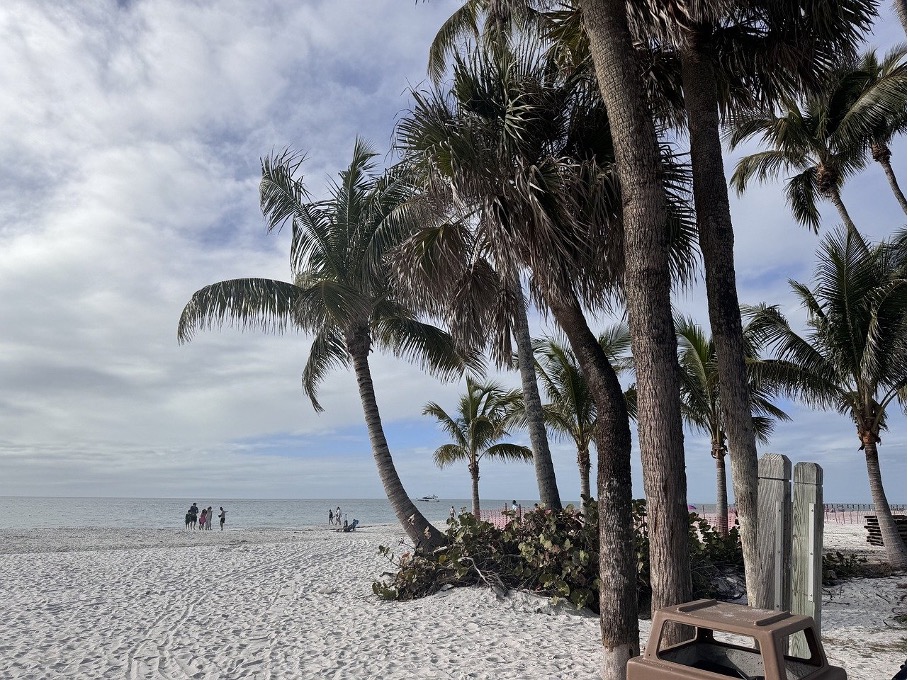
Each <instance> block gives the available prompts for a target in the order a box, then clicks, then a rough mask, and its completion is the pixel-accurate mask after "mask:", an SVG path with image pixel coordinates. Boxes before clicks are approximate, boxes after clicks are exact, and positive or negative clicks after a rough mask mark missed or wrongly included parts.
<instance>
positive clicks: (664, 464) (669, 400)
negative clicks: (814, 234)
mask: <svg viewBox="0 0 908 680" xmlns="http://www.w3.org/2000/svg"><path fill="white" fill-rule="evenodd" d="M580 6H581V9H582V11H583V17H584V24H585V28H586V32H587V35H588V36H589V42H590V53H591V55H592V57H593V64H594V65H595V68H596V77H597V79H598V81H599V89H600V90H601V91H602V98H603V100H604V101H605V105H606V110H607V111H608V117H609V122H610V124H611V130H612V138H613V140H614V145H615V158H616V161H617V167H618V174H619V177H620V179H621V195H622V202H623V216H624V233H625V239H624V261H625V268H626V271H625V275H624V291H625V296H626V302H627V310H628V320H629V322H630V330H631V345H632V349H633V354H634V365H635V368H636V372H637V421H638V429H637V431H638V436H639V442H640V458H641V460H642V462H643V484H644V489H645V492H646V499H647V510H648V515H649V517H650V534H649V535H650V564H651V565H652V574H651V583H652V588H653V608H654V609H656V608H661V607H665V606H668V605H672V604H678V603H680V602H686V601H688V600H690V597H691V578H690V555H689V547H688V541H687V534H688V514H687V477H686V476H685V472H684V434H683V428H682V423H681V405H680V386H679V377H678V372H679V368H678V356H677V337H676V335H675V327H674V323H673V319H672V308H671V291H670V284H671V282H670V271H669V258H668V230H667V229H666V224H667V219H666V217H667V212H666V207H665V194H664V190H663V187H662V183H661V161H660V158H659V149H658V143H657V139H656V130H655V125H654V123H653V118H652V114H651V112H650V110H649V108H648V106H647V103H646V100H645V99H644V94H643V88H642V87H641V85H640V68H639V64H638V63H637V61H636V55H635V53H634V50H633V48H632V45H631V36H630V32H629V29H628V25H627V15H626V13H625V11H626V10H625V3H624V0H580ZM596 448H597V449H598V450H599V457H600V461H601V459H602V458H603V457H606V458H608V456H604V455H603V454H604V451H603V450H601V449H599V447H598V445H597V447H596ZM600 464H601V462H600ZM618 661H619V659H617V658H615V657H609V658H608V660H607V664H608V665H609V666H610V667H609V668H608V672H609V673H620V675H614V676H611V675H610V676H609V677H624V675H623V672H621V671H618V670H617V669H615V668H614V667H613V664H614V663H616V662H618ZM625 661H626V659H625Z"/></svg>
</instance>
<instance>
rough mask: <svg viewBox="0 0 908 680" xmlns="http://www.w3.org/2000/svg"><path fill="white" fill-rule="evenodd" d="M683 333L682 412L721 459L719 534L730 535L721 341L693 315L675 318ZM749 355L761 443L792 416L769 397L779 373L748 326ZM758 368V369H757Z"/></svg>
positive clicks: (680, 349)
mask: <svg viewBox="0 0 908 680" xmlns="http://www.w3.org/2000/svg"><path fill="white" fill-rule="evenodd" d="M675 328H676V329H677V332H678V363H679V364H680V366H681V413H682V415H683V416H684V420H685V421H687V423H688V424H689V425H691V426H692V427H694V428H695V429H697V430H699V431H700V432H703V433H705V434H707V435H709V439H710V453H711V454H712V457H713V458H714V459H715V461H716V514H717V515H718V525H719V527H718V528H719V532H720V533H721V534H722V535H723V536H724V535H727V534H728V491H727V489H726V480H725V478H726V474H725V454H726V453H728V447H727V445H726V440H727V435H726V431H727V429H728V428H727V427H726V424H725V415H724V412H723V410H722V399H721V395H722V390H721V387H720V380H719V361H718V357H717V352H716V343H715V342H713V340H712V338H709V337H707V336H706V334H705V333H704V332H703V330H702V329H701V328H700V326H698V325H697V324H695V323H694V321H693V320H692V319H690V318H687V317H684V316H678V317H676V318H675ZM743 335H744V342H745V356H746V361H747V365H748V368H749V369H752V370H749V372H748V377H749V385H748V386H749V393H750V401H751V413H752V414H753V416H752V418H751V424H752V427H753V431H754V433H755V434H756V437H757V440H758V441H760V442H763V443H765V442H767V441H769V435H770V434H772V431H773V428H774V425H775V421H776V420H789V417H788V414H786V413H785V412H784V411H782V410H781V409H779V408H778V407H777V406H775V405H774V404H773V403H772V402H771V401H770V399H771V398H772V396H773V395H774V393H775V392H776V391H777V387H776V385H775V384H774V382H775V381H774V378H775V376H774V375H773V374H772V373H771V372H769V371H766V370H759V369H760V368H763V366H762V362H761V360H760V357H759V352H758V345H757V343H756V339H755V338H754V337H753V332H752V331H751V329H749V328H747V327H745V328H744V333H743ZM754 369H756V370H754Z"/></svg>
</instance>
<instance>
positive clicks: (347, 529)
mask: <svg viewBox="0 0 908 680" xmlns="http://www.w3.org/2000/svg"><path fill="white" fill-rule="evenodd" d="M357 524H359V520H358V519H355V520H353V521H352V522H351V523H350V524H347V525H346V526H345V527H344V533H345V534H346V533H349V532H351V531H356V525H357Z"/></svg>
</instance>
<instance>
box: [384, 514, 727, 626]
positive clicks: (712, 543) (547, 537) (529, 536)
mask: <svg viewBox="0 0 908 680" xmlns="http://www.w3.org/2000/svg"><path fill="white" fill-rule="evenodd" d="M509 514H510V513H509ZM633 521H634V541H635V551H636V555H637V579H638V580H637V585H638V593H639V598H640V601H641V605H647V604H648V600H649V597H650V594H651V588H650V582H649V579H650V564H649V533H648V529H647V521H646V502H645V501H642V500H637V501H634V506H633ZM445 535H446V538H447V544H446V545H445V546H444V547H441V548H438V549H436V550H435V551H434V552H432V553H424V552H418V551H414V552H413V553H405V554H403V555H401V556H400V557H397V556H395V554H394V552H393V551H392V550H391V549H390V548H387V547H384V546H383V547H381V548H380V552H381V554H383V555H384V556H386V557H387V558H388V559H389V560H390V561H391V564H392V566H393V567H394V568H395V571H393V572H386V573H385V574H384V576H386V577H390V580H384V581H378V582H376V583H373V584H372V590H373V592H375V594H376V595H378V596H379V597H381V598H384V599H393V600H411V599H414V598H418V597H423V596H424V595H429V594H432V593H435V592H438V591H439V590H443V589H447V588H450V587H455V586H467V585H475V584H477V583H485V584H487V585H489V586H491V587H493V588H494V589H495V590H501V591H507V590H509V589H522V590H528V591H531V592H535V593H538V594H540V595H547V596H549V597H551V598H553V600H556V601H557V600H567V601H569V602H571V603H572V604H573V605H574V606H575V607H577V608H589V609H591V610H593V611H598V608H599V516H598V511H597V505H596V501H595V500H591V499H589V498H586V499H584V502H583V507H582V510H578V509H576V508H574V507H573V506H571V505H569V506H567V507H565V508H564V509H563V510H549V509H538V510H532V511H530V512H526V513H524V514H523V516H522V517H517V516H516V514H515V515H513V516H512V519H511V521H509V522H508V523H507V525H506V526H505V527H504V529H498V528H496V527H495V526H494V525H492V524H490V523H489V522H483V521H481V520H477V519H476V518H475V517H473V515H471V514H470V513H464V514H462V515H460V516H459V517H458V518H456V519H450V520H448V529H447V532H446V534H445ZM690 540H691V564H692V568H693V570H694V573H693V580H694V592H695V595H696V596H697V597H711V596H716V595H720V596H721V594H722V593H721V592H718V591H717V589H716V588H715V587H714V585H713V584H714V582H715V581H716V580H717V576H718V575H721V573H722V572H723V570H724V571H725V572H727V571H728V570H737V571H740V572H742V573H743V565H744V562H743V556H742V554H741V543H740V538H739V536H738V532H737V529H736V528H735V529H732V530H731V531H730V532H729V536H728V537H727V538H726V537H722V536H721V535H719V533H718V532H717V531H716V530H715V529H713V528H712V526H711V525H710V524H709V523H708V522H707V521H706V520H704V519H703V518H701V517H699V516H698V515H696V514H694V513H691V529H690ZM646 608H648V607H647V606H644V609H646Z"/></svg>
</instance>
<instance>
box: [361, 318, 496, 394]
mask: <svg viewBox="0 0 908 680" xmlns="http://www.w3.org/2000/svg"><path fill="white" fill-rule="evenodd" d="M402 311H403V310H402V309H400V308H399V307H397V306H396V305H391V304H388V303H384V304H382V305H381V306H380V307H378V308H377V309H376V312H377V317H376V319H375V322H374V325H373V340H374V341H375V343H376V344H377V345H378V346H379V347H382V348H383V349H386V350H389V351H390V352H392V353H393V354H394V356H396V357H400V358H403V359H404V360H406V361H408V362H410V363H414V364H416V365H417V366H419V367H420V368H421V369H422V370H424V371H426V372H428V373H430V374H432V375H435V376H437V377H439V378H441V379H443V380H452V379H455V378H457V377H459V376H461V375H462V374H463V372H464V370H466V369H470V370H472V371H473V372H474V373H482V371H483V370H484V365H483V360H482V356H481V355H480V354H478V353H476V352H473V353H470V354H467V355H461V354H460V353H459V352H458V351H457V348H456V347H455V344H454V339H453V338H452V337H451V335H450V334H449V333H446V332H445V331H443V330H441V329H440V328H437V327H436V326H433V325H431V324H428V323H424V322H422V321H419V320H417V319H414V318H412V317H411V316H408V315H406V314H402V313H400V312H402ZM395 312H397V313H395Z"/></svg>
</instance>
